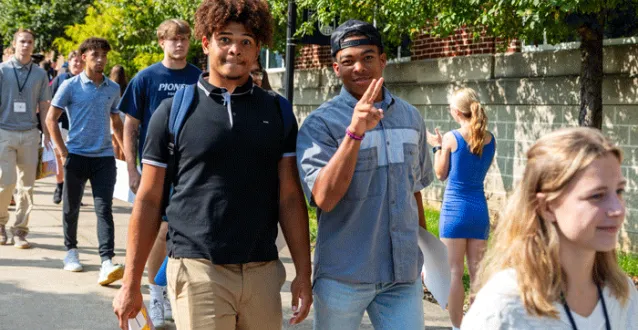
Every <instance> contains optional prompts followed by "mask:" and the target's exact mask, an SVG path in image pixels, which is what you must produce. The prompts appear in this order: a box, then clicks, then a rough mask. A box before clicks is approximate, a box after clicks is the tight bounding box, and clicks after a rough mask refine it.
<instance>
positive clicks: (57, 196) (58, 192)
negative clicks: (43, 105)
mask: <svg viewBox="0 0 638 330" xmlns="http://www.w3.org/2000/svg"><path fill="white" fill-rule="evenodd" d="M82 70H84V62H83V61H82V57H81V56H80V54H78V51H77V50H74V51H71V52H70V53H69V57H68V71H66V72H63V73H60V74H59V75H57V76H56V77H55V78H53V81H52V82H51V92H52V95H53V96H55V94H56V93H57V92H58V88H60V85H61V84H62V82H63V81H65V80H67V79H69V78H72V77H74V76H76V75H78V74H80V72H82ZM58 123H59V124H60V125H59V126H60V132H61V133H62V140H63V141H64V142H66V139H67V138H68V135H69V117H67V115H66V112H63V113H62V115H61V116H60V119H59V120H58ZM53 147H54V148H56V149H57V146H56V145H55V143H54V144H53ZM55 158H56V160H57V162H58V173H57V174H56V176H55V179H56V181H57V185H56V187H55V191H54V192H53V203H54V204H60V202H62V189H63V188H64V168H63V166H64V164H63V163H62V158H61V157H60V155H59V153H57V152H56V153H55Z"/></svg>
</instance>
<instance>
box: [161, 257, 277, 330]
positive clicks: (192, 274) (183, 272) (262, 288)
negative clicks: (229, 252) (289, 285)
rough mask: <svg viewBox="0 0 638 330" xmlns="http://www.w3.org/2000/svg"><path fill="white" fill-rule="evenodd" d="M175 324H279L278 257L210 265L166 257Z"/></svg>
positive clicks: (270, 328) (187, 327)
mask: <svg viewBox="0 0 638 330" xmlns="http://www.w3.org/2000/svg"><path fill="white" fill-rule="evenodd" d="M166 272H167V274H166V275H167V279H168V291H169V297H170V299H171V306H172V308H173V317H174V318H175V325H176V326H177V329H178V330H191V329H206V330H234V329H238V330H280V329H281V327H282V312H281V295H280V294H279V292H280V290H281V287H282V285H283V284H284V281H285V280H286V270H285V268H284V265H283V264H282V263H281V261H279V260H276V261H270V262H251V263H247V264H238V265H213V264H212V263H211V262H210V261H209V260H207V259H185V258H181V259H173V258H171V259H169V262H168V266H167V269H166Z"/></svg>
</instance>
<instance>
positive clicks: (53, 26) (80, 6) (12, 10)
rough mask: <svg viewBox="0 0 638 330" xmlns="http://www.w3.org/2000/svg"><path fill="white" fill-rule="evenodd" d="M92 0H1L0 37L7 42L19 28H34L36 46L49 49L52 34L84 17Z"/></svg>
mask: <svg viewBox="0 0 638 330" xmlns="http://www.w3.org/2000/svg"><path fill="white" fill-rule="evenodd" d="M91 1H92V0H0V13H2V17H0V38H1V39H2V44H3V45H4V46H5V47H8V46H10V44H11V41H12V40H13V34H14V33H15V32H16V31H17V30H18V29H19V28H25V29H31V30H33V31H35V32H36V40H35V47H36V49H37V50H41V51H48V50H51V44H52V43H53V40H55V38H57V37H59V36H62V35H63V34H64V27H65V26H66V25H71V24H74V23H76V22H79V21H81V20H82V18H84V14H85V13H86V8H87V7H88V5H89V4H90V3H91Z"/></svg>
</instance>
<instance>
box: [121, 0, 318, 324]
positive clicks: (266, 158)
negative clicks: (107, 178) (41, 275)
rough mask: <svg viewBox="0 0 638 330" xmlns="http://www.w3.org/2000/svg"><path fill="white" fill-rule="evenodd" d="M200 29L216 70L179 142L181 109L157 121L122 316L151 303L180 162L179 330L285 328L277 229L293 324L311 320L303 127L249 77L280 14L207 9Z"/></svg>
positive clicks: (172, 255) (251, 2)
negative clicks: (299, 146) (157, 245)
mask: <svg viewBox="0 0 638 330" xmlns="http://www.w3.org/2000/svg"><path fill="white" fill-rule="evenodd" d="M195 22H196V24H197V25H196V35H197V37H198V38H199V39H200V40H201V41H202V47H203V48H204V52H205V53H206V54H207V55H208V64H209V67H210V72H208V73H204V74H202V75H201V76H200V78H199V80H198V82H197V86H189V87H187V88H188V89H187V90H186V91H187V92H189V93H190V92H192V93H193V94H190V95H191V96H192V97H191V102H189V103H188V105H189V107H188V109H189V112H188V115H186V116H185V117H184V118H185V119H184V121H183V125H182V128H181V129H180V130H179V132H178V133H177V134H176V135H175V136H174V138H176V140H175V139H171V138H170V134H169V133H170V129H169V128H168V121H169V118H168V117H169V113H171V112H170V111H172V110H171V105H172V102H173V100H171V99H167V100H165V101H164V102H162V104H161V105H160V106H159V107H158V109H157V110H156V111H155V113H154V114H153V118H151V122H150V124H149V131H148V135H147V137H146V139H147V143H146V145H145V146H144V157H143V159H142V162H143V163H144V171H143V172H142V180H141V183H140V187H139V190H138V194H137V196H136V200H135V205H133V213H132V215H131V219H130V221H129V231H128V238H129V239H128V243H127V247H126V265H127V270H126V275H125V276H124V284H123V285H122V288H121V289H120V291H119V292H118V294H117V296H116V297H115V299H114V300H113V307H114V311H115V313H116V314H117V316H118V318H119V322H120V327H121V328H122V329H124V328H125V327H126V323H127V321H128V319H129V318H132V317H135V315H137V313H138V311H139V310H140V308H141V306H142V295H141V293H140V283H141V278H142V274H143V271H144V264H145V263H146V259H147V257H148V254H149V252H150V250H151V247H152V246H153V242H154V241H155V236H156V233H157V231H158V230H159V227H160V219H159V217H160V212H161V206H162V197H163V192H164V189H163V183H164V180H165V176H166V172H167V169H166V168H167V167H168V164H169V163H171V164H173V165H174V166H175V167H174V170H171V171H170V172H171V173H173V175H171V177H170V178H169V180H171V182H172V183H174V193H173V194H172V195H171V197H170V203H169V204H168V208H167V209H166V215H167V217H168V227H169V229H168V236H169V239H168V242H167V244H168V251H170V252H169V261H168V266H167V280H168V291H169V298H170V299H171V306H172V307H173V311H174V312H173V317H174V318H175V324H176V326H177V328H178V329H223V330H232V329H248V330H251V329H259V330H262V329H263V330H271V329H272V330H274V329H277V330H279V329H281V328H282V310H281V295H280V291H281V287H282V285H283V283H284V282H285V278H286V275H285V269H284V267H283V264H282V262H281V261H280V260H279V257H278V252H277V246H276V245H275V240H276V236H277V223H278V222H279V223H281V228H282V231H283V232H284V234H285V235H284V236H285V238H286V241H287V243H288V246H289V248H290V253H291V255H292V259H293V262H294V264H295V269H296V277H295V279H294V280H293V281H292V283H291V284H290V291H291V293H292V310H293V317H292V319H291V320H290V322H291V323H292V324H296V323H299V322H301V321H303V320H304V318H305V317H306V316H307V313H308V311H309V309H310V305H311V304H312V293H311V287H310V244H309V234H308V212H307V209H306V204H305V203H304V200H303V192H302V190H301V186H300V184H299V177H298V176H297V169H296V161H295V160H296V156H295V152H294V150H295V147H294V145H295V140H296V133H297V126H296V119H295V118H294V115H293V113H292V108H291V107H290V106H289V104H288V103H287V102H286V101H285V100H280V99H279V98H278V96H277V95H276V94H274V93H270V92H267V91H265V90H263V89H261V88H258V87H254V86H253V81H252V79H251V78H250V70H251V68H252V66H253V64H254V63H255V61H256V60H257V56H258V54H259V50H260V48H261V46H262V45H264V46H265V45H268V44H270V42H271V40H272V31H273V26H272V16H271V14H270V11H269V9H268V4H267V3H266V1H263V0H243V1H239V0H204V1H203V2H202V4H201V5H200V6H199V8H198V9H197V12H196V14H195ZM180 93H181V92H180ZM179 99H181V98H176V100H179ZM177 102H180V101H177ZM282 103H283V104H282ZM180 104H181V102H180ZM180 108H182V107H181V106H180ZM182 109H183V108H182ZM175 111H178V110H175ZM178 114H184V112H179V113H178ZM283 118H287V119H291V121H285V120H283ZM286 123H289V124H290V126H287V125H286ZM285 127H288V129H285ZM169 145H172V150H173V151H174V153H173V156H170V154H169ZM171 169H173V166H171ZM299 300H301V301H302V302H301V305H300V304H299Z"/></svg>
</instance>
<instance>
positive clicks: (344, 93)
mask: <svg viewBox="0 0 638 330" xmlns="http://www.w3.org/2000/svg"><path fill="white" fill-rule="evenodd" d="M339 96H341V97H342V98H344V100H345V101H346V104H347V105H348V106H350V107H352V108H353V109H354V107H355V106H356V105H357V102H359V100H357V99H356V98H355V97H354V96H352V94H350V92H348V90H346V88H345V86H342V87H341V93H339ZM392 104H394V97H393V96H392V94H391V93H390V90H389V89H388V88H386V87H385V86H383V101H382V102H381V108H383V109H384V110H387V109H388V107H390V106H391V105H392Z"/></svg>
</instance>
